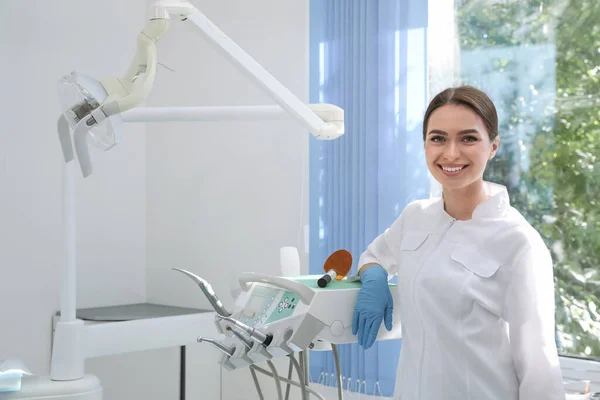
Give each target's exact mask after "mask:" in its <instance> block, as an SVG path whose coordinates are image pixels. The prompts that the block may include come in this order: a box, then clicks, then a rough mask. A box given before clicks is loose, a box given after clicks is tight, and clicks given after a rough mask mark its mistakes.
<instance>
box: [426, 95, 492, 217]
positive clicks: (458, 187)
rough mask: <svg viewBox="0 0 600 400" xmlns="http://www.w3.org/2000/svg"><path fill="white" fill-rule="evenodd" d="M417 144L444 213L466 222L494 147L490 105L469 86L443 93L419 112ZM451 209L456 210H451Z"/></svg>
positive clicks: (482, 193) (480, 197) (481, 194)
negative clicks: (442, 201) (440, 194)
mask: <svg viewBox="0 0 600 400" xmlns="http://www.w3.org/2000/svg"><path fill="white" fill-rule="evenodd" d="M423 141H424V144H425V159H426V162H427V167H428V168H429V171H430V172H431V174H432V175H433V177H434V178H435V179H436V180H437V181H438V182H439V183H440V184H441V185H442V187H443V193H444V199H445V200H446V211H447V212H448V213H449V214H450V215H453V216H454V217H456V218H457V219H469V218H471V215H470V214H469V210H473V209H474V207H475V206H476V205H477V204H479V203H481V202H482V201H483V200H486V199H487V195H486V193H485V191H484V187H483V173H484V171H485V168H486V166H487V162H488V161H489V160H491V159H492V158H493V157H494V155H495V154H496V151H497V150H498V144H499V143H500V137H499V136H498V115H497V113H496V108H495V107H494V104H493V103H492V101H491V100H490V98H489V97H488V96H487V95H486V94H485V93H483V92H482V91H480V90H477V89H475V88H473V87H470V86H461V87H458V88H450V89H446V90H444V91H443V92H441V93H440V94H438V95H437V96H435V97H434V99H433V100H432V101H431V103H430V104H429V107H428V108H427V111H426V112H425V117H424V121H423ZM455 199H456V200H455ZM455 204H456V206H459V207H460V209H453V207H454V205H455Z"/></svg>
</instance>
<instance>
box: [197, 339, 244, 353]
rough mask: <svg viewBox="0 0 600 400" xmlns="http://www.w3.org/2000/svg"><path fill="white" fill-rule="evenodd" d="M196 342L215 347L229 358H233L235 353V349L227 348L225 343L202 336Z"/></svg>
mask: <svg viewBox="0 0 600 400" xmlns="http://www.w3.org/2000/svg"><path fill="white" fill-rule="evenodd" d="M196 341H197V342H198V343H202V342H206V343H210V344H212V345H213V346H215V347H216V348H217V349H219V350H221V351H222V352H223V353H225V354H226V355H228V356H229V357H231V356H233V353H235V347H227V346H225V345H224V344H223V343H221V342H218V341H216V340H215V339H210V338H204V337H202V336H199V337H198V339H196Z"/></svg>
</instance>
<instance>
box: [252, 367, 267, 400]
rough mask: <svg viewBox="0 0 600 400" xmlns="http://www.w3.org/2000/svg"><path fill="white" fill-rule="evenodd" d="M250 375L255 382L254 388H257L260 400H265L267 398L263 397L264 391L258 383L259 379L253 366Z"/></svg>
mask: <svg viewBox="0 0 600 400" xmlns="http://www.w3.org/2000/svg"><path fill="white" fill-rule="evenodd" d="M250 374H251V375H252V380H253V381H254V386H256V391H257V392H258V399H259V400H265V396H263V393H262V390H261V388H260V383H259V382H258V378H257V377H256V371H255V370H254V368H252V366H251V367H250Z"/></svg>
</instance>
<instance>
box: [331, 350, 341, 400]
mask: <svg viewBox="0 0 600 400" xmlns="http://www.w3.org/2000/svg"><path fill="white" fill-rule="evenodd" d="M331 349H332V350H333V359H334V360H335V372H336V373H337V389H338V390H337V392H338V400H344V394H343V393H342V369H341V368H340V355H339V353H338V349H337V346H336V345H335V343H331Z"/></svg>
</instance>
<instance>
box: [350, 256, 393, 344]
mask: <svg viewBox="0 0 600 400" xmlns="http://www.w3.org/2000/svg"><path fill="white" fill-rule="evenodd" d="M360 280H361V281H362V287H361V288H360V292H359V293H358V299H357V300H356V306H355V308H354V316H353V317H352V334H353V335H356V334H358V344H360V345H361V346H362V347H363V348H365V349H368V348H369V347H371V346H373V343H375V339H376V338H377V332H378V331H379V327H380V326H381V321H382V320H384V321H385V327H386V329H387V330H388V331H391V330H392V314H393V312H394V301H393V299H392V293H391V292H390V287H389V286H388V273H387V271H386V270H385V269H384V268H383V267H382V266H381V265H373V266H371V267H369V268H367V269H366V270H365V271H364V272H363V273H362V275H361V276H360Z"/></svg>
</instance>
